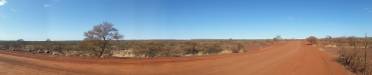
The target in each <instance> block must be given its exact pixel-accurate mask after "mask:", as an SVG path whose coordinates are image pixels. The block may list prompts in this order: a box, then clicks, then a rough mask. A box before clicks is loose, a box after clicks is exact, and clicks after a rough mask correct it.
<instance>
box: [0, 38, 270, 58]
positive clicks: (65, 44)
mask: <svg viewBox="0 0 372 75" xmlns="http://www.w3.org/2000/svg"><path fill="white" fill-rule="evenodd" d="M270 44H272V41H270V40H120V41H116V42H115V44H112V45H110V47H107V51H105V52H104V53H103V56H106V57H107V56H112V54H113V53H114V52H115V51H116V52H117V51H130V53H133V54H134V55H135V56H133V57H147V58H149V57H160V56H172V57H173V56H175V57H177V56H200V55H213V54H221V53H223V52H226V53H241V52H246V51H247V50H252V49H257V48H261V47H265V46H268V45H270ZM0 47H1V50H11V51H22V52H31V53H35V54H47V55H56V56H85V57H93V56H97V57H100V56H101V53H100V52H101V48H100V47H99V46H95V45H92V44H91V43H86V41H22V42H20V41H2V42H1V43H0Z"/></svg>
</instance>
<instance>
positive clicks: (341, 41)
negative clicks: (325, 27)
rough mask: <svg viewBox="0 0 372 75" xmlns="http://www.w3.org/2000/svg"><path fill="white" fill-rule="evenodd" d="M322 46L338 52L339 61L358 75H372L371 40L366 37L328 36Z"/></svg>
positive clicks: (322, 40) (323, 40) (322, 41)
mask: <svg viewBox="0 0 372 75" xmlns="http://www.w3.org/2000/svg"><path fill="white" fill-rule="evenodd" d="M319 41H321V43H320V44H321V45H322V46H324V47H325V48H327V49H330V50H336V51H337V54H338V59H337V61H338V62H340V63H341V64H343V65H345V66H346V68H348V69H349V70H351V71H352V72H354V73H356V74H357V75H371V74H372V64H370V63H371V62H372V61H371V60H372V58H370V57H371V56H372V55H371V54H372V51H370V50H371V48H370V46H371V45H369V44H371V43H372V39H371V38H365V37H353V36H350V37H336V38H332V37H331V36H327V37H326V38H323V39H321V40H319Z"/></svg>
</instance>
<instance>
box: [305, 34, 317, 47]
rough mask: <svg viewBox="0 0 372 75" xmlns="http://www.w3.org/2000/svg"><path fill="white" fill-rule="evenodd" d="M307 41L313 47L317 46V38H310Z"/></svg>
mask: <svg viewBox="0 0 372 75" xmlns="http://www.w3.org/2000/svg"><path fill="white" fill-rule="evenodd" d="M306 40H307V41H308V42H309V44H311V45H313V44H317V40H318V38H316V37H315V36H310V37H308V38H306Z"/></svg>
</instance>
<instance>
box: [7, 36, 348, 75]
mask: <svg viewBox="0 0 372 75" xmlns="http://www.w3.org/2000/svg"><path fill="white" fill-rule="evenodd" d="M350 74H351V73H350V72H348V71H347V70H346V69H344V67H343V66H342V65H340V64H338V63H337V62H335V61H334V58H333V57H331V56H330V55H328V54H327V53H325V52H323V51H320V50H319V48H317V47H313V46H310V45H305V43H304V42H302V41H293V42H285V43H281V44H275V45H273V46H270V47H267V48H263V49H259V50H255V51H250V52H247V53H241V54H226V55H215V56H200V57H162V58H154V59H128V58H127V59H120V58H105V59H99V58H93V59H92V58H89V59H88V58H72V57H45V56H41V55H32V54H26V53H9V52H0V75H350Z"/></svg>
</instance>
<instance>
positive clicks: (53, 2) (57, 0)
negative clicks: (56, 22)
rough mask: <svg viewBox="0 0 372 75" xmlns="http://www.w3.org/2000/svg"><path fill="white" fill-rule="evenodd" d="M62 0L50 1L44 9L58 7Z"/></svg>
mask: <svg viewBox="0 0 372 75" xmlns="http://www.w3.org/2000/svg"><path fill="white" fill-rule="evenodd" d="M60 1H61V0H49V2H48V3H46V4H44V5H43V7H44V8H49V7H53V6H54V5H56V4H57V3H58V2H60Z"/></svg>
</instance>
